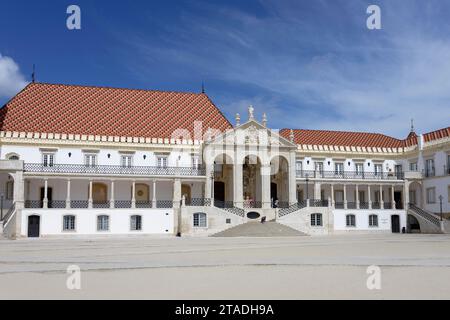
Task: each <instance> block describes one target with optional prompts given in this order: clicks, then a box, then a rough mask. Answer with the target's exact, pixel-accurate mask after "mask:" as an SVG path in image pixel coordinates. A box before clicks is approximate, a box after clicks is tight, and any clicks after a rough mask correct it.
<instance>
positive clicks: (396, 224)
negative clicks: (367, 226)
mask: <svg viewBox="0 0 450 320" xmlns="http://www.w3.org/2000/svg"><path fill="white" fill-rule="evenodd" d="M391 229H392V233H400V216H399V215H398V214H393V215H392V216H391Z"/></svg>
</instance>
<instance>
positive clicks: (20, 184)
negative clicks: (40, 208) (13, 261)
mask: <svg viewBox="0 0 450 320" xmlns="http://www.w3.org/2000/svg"><path fill="white" fill-rule="evenodd" d="M13 177H14V194H13V198H14V203H15V204H16V215H15V220H16V221H15V230H14V231H13V234H12V237H13V238H19V237H20V235H21V232H22V231H21V229H22V209H23V207H24V199H25V185H24V178H23V172H22V171H17V172H16V173H15V174H14V176H13Z"/></svg>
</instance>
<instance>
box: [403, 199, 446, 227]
mask: <svg viewBox="0 0 450 320" xmlns="http://www.w3.org/2000/svg"><path fill="white" fill-rule="evenodd" d="M408 214H411V215H413V216H414V217H416V219H417V220H418V221H419V224H420V231H421V233H450V224H449V223H448V221H447V220H444V221H440V217H438V216H437V215H436V214H434V213H432V212H429V211H426V210H424V209H422V208H419V207H417V206H415V205H413V204H411V203H410V204H409V208H408Z"/></svg>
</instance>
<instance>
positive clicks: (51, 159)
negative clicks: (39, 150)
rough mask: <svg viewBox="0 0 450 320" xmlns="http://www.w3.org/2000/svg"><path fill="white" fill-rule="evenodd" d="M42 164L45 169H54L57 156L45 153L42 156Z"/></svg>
mask: <svg viewBox="0 0 450 320" xmlns="http://www.w3.org/2000/svg"><path fill="white" fill-rule="evenodd" d="M42 164H43V166H44V167H53V165H54V164H55V154H54V153H43V154H42Z"/></svg>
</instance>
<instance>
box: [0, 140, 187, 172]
mask: <svg viewBox="0 0 450 320" xmlns="http://www.w3.org/2000/svg"><path fill="white" fill-rule="evenodd" d="M41 147H42V148H47V146H45V145H42V146H41ZM52 149H53V147H52ZM55 149H57V151H56V152H55V159H54V161H55V163H59V164H84V154H85V153H84V152H83V149H87V150H90V149H92V150H98V153H96V154H97V164H99V165H120V164H121V155H122V153H121V152H120V151H121V150H117V149H108V148H96V147H95V146H86V147H85V148H72V147H57V148H55ZM124 151H133V150H129V149H124ZM9 153H16V154H18V155H19V157H20V160H24V161H25V162H26V163H41V162H42V152H41V150H40V147H39V146H20V145H3V146H2V147H1V158H2V159H5V156H6V155H7V154H9ZM69 153H70V154H71V155H70V156H69ZM108 155H109V156H110V157H109V158H108ZM144 155H145V159H144ZM156 159H157V157H156V154H155V153H154V152H153V151H146V150H145V151H142V150H136V151H135V153H133V165H135V166H156V165H157V160H156ZM177 162H178V165H179V166H180V167H190V166H191V152H187V151H183V150H179V149H174V150H173V151H172V152H171V153H170V155H169V156H168V166H171V167H175V166H176V165H177Z"/></svg>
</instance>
